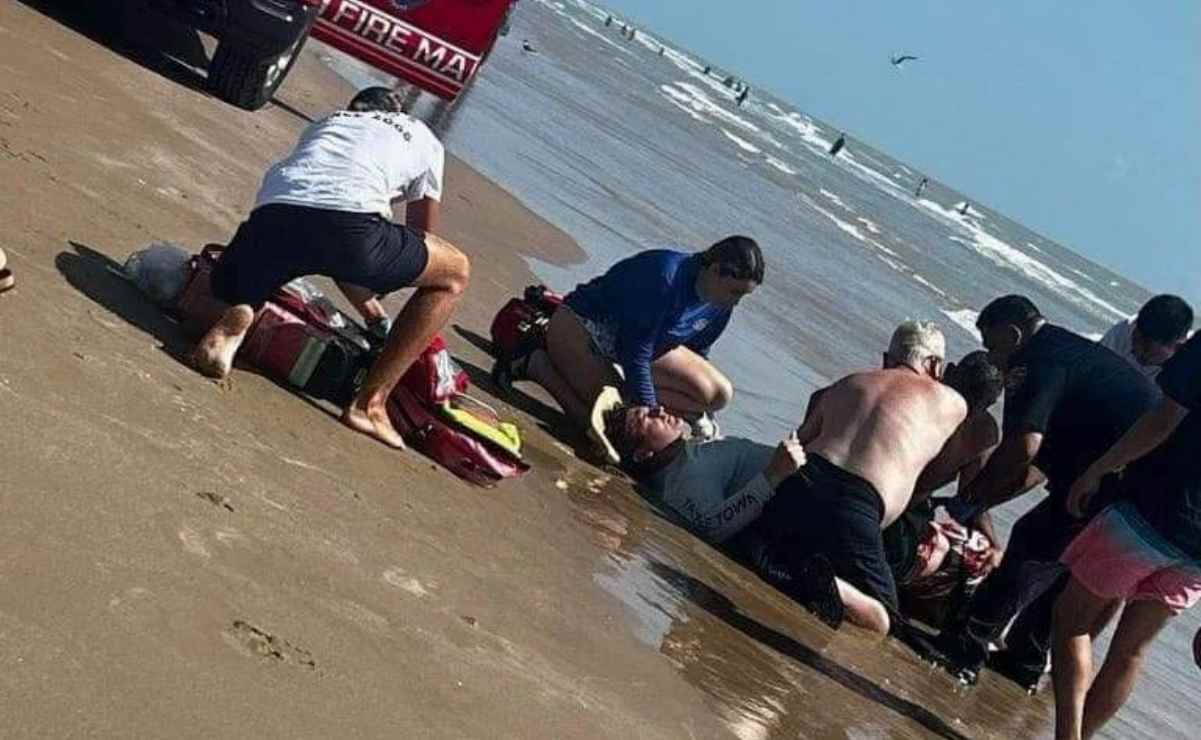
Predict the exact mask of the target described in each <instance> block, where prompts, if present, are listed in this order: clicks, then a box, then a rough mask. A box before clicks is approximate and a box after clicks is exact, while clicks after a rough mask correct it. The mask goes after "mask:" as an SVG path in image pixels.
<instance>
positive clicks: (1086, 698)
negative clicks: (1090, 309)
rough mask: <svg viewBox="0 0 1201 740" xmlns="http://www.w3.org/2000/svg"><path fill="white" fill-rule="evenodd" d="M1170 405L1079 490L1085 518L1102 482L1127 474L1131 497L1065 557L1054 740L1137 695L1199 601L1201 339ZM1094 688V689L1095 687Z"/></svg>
mask: <svg viewBox="0 0 1201 740" xmlns="http://www.w3.org/2000/svg"><path fill="white" fill-rule="evenodd" d="M1159 387H1160V388H1161V389H1162V390H1163V394H1164V398H1163V400H1162V401H1161V402H1160V403H1159V404H1158V405H1157V406H1156V407H1155V408H1154V409H1152V410H1151V411H1149V412H1147V413H1146V414H1144V415H1143V416H1142V417H1141V418H1140V419H1139V420H1138V422H1137V423H1135V425H1134V426H1133V427H1131V429H1130V430H1129V431H1128V432H1127V433H1126V434H1125V435H1124V436H1123V437H1122V438H1121V439H1120V440H1119V441H1118V442H1117V444H1115V445H1114V446H1113V447H1111V448H1110V449H1109V450H1108V451H1107V452H1106V453H1105V454H1104V455H1102V456H1101V457H1100V458H1099V459H1098V460H1097V461H1096V462H1094V463H1093V464H1092V465H1091V466H1089V468H1088V469H1087V470H1086V471H1085V472H1084V474H1083V475H1082V476H1081V477H1080V479H1079V480H1078V481H1077V482H1076V483H1075V485H1073V486H1072V489H1071V491H1070V493H1069V495H1068V501H1067V504H1068V509H1069V510H1070V511H1072V512H1073V513H1076V514H1079V513H1080V512H1081V511H1083V510H1085V509H1087V508H1088V507H1089V504H1090V503H1091V501H1092V499H1093V498H1094V497H1095V492H1096V490H1097V488H1098V485H1099V482H1100V480H1101V479H1102V478H1103V477H1104V476H1106V475H1108V474H1110V473H1112V472H1114V471H1117V470H1120V469H1121V468H1123V467H1125V466H1127V465H1129V467H1127V468H1126V472H1125V474H1124V475H1123V476H1122V483H1121V486H1122V489H1123V491H1125V492H1127V493H1128V497H1126V498H1124V499H1123V500H1122V501H1120V502H1118V503H1117V504H1115V505H1113V506H1111V507H1110V508H1108V509H1106V510H1105V511H1104V512H1102V513H1101V514H1100V515H1099V516H1098V517H1096V519H1094V520H1093V522H1092V524H1090V525H1089V526H1088V527H1087V528H1086V529H1085V530H1084V531H1083V532H1082V533H1081V534H1080V536H1079V537H1077V538H1076V539H1075V540H1074V541H1073V542H1072V544H1071V545H1070V546H1069V547H1068V549H1067V550H1066V551H1065V552H1064V554H1063V563H1064V564H1065V565H1066V566H1067V567H1068V568H1069V570H1070V571H1071V574H1072V575H1071V581H1070V582H1069V583H1068V585H1067V588H1066V589H1065V590H1064V592H1063V595H1062V596H1060V597H1059V601H1058V602H1057V603H1056V605H1055V720H1056V721H1055V724H1056V728H1055V730H1056V734H1055V736H1056V738H1064V739H1070V740H1079V738H1081V737H1090V736H1092V735H1093V733H1095V732H1096V731H1097V730H1098V729H1100V728H1101V726H1102V725H1104V724H1105V722H1106V721H1108V720H1109V719H1110V718H1111V717H1112V716H1113V715H1114V714H1115V713H1116V712H1117V711H1118V709H1120V708H1121V706H1122V704H1123V703H1124V702H1125V701H1126V699H1127V697H1128V696H1129V695H1130V692H1131V690H1132V689H1133V688H1134V682H1135V680H1137V678H1138V674H1139V669H1140V668H1141V666H1142V657H1143V655H1144V654H1145V653H1146V650H1147V648H1148V647H1149V646H1150V644H1151V642H1152V641H1153V640H1154V639H1155V637H1156V635H1158V634H1159V632H1160V630H1161V629H1163V627H1164V625H1165V624H1167V622H1168V620H1169V619H1171V618H1172V617H1173V616H1174V615H1176V614H1179V613H1180V612H1182V611H1184V610H1185V609H1187V608H1189V607H1190V606H1192V605H1193V604H1195V603H1197V601H1198V600H1201V454H1199V453H1201V449H1199V445H1198V443H1199V442H1201V414H1198V413H1196V412H1197V409H1198V408H1199V407H1201V336H1194V337H1193V338H1192V339H1191V340H1189V342H1188V343H1187V344H1185V345H1184V347H1183V349H1181V350H1179V351H1178V352H1177V353H1176V355H1175V357H1173V358H1172V359H1171V360H1168V362H1167V363H1166V364H1165V365H1164V368H1163V371H1162V372H1161V373H1160V375H1159ZM1123 601H1124V602H1126V609H1125V610H1124V611H1123V612H1122V619H1121V621H1120V622H1119V623H1118V627H1117V629H1116V631H1115V632H1114V635H1113V640H1112V641H1111V642H1110V646H1109V654H1108V655H1106V657H1105V664H1104V666H1103V667H1102V669H1101V672H1100V673H1098V674H1097V677H1096V679H1095V680H1093V679H1092V635H1093V634H1095V633H1096V631H1097V625H1098V624H1100V623H1102V621H1103V620H1102V615H1104V614H1105V613H1106V612H1107V611H1108V610H1109V609H1110V605H1111V604H1112V603H1114V602H1123ZM1090 683H1091V686H1090Z"/></svg>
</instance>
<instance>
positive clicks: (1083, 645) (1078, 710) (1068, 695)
mask: <svg viewBox="0 0 1201 740" xmlns="http://www.w3.org/2000/svg"><path fill="white" fill-rule="evenodd" d="M1108 607H1109V600H1108V599H1104V598H1101V597H1100V596H1097V595H1095V594H1093V593H1092V592H1091V591H1089V590H1088V589H1087V588H1085V587H1084V585H1083V584H1082V583H1080V581H1078V580H1076V579H1075V578H1072V579H1071V580H1070V581H1068V585H1067V587H1066V588H1065V589H1064V591H1063V593H1062V594H1060V596H1059V599H1058V601H1056V602H1055V623H1054V624H1055V626H1054V636H1053V637H1054V639H1053V643H1052V655H1053V657H1052V660H1051V666H1052V677H1053V679H1054V684H1055V737H1056V740H1081V738H1082V736H1083V735H1082V732H1083V730H1082V728H1083V723H1084V701H1085V697H1086V696H1087V695H1088V692H1089V684H1090V683H1091V682H1092V678H1093V640H1092V637H1091V632H1092V630H1093V629H1095V627H1096V625H1097V623H1098V622H1099V621H1100V620H1101V618H1102V617H1103V616H1104V614H1105V612H1106V610H1107V608H1108Z"/></svg>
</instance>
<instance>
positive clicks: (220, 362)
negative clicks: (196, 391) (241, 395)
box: [190, 306, 254, 380]
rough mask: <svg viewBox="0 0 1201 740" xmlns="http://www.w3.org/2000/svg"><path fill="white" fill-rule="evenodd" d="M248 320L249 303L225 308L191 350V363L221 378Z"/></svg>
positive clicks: (251, 319)
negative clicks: (226, 309)
mask: <svg viewBox="0 0 1201 740" xmlns="http://www.w3.org/2000/svg"><path fill="white" fill-rule="evenodd" d="M252 323H254V309H252V308H251V307H250V306H234V307H233V308H231V309H229V310H228V311H226V312H225V313H224V314H222V316H221V318H220V319H218V320H217V323H216V324H214V325H213V328H212V329H209V330H208V333H207V334H205V335H204V337H203V338H202V339H201V340H200V343H199V344H197V345H196V349H194V350H192V354H191V357H190V359H191V362H192V366H193V367H195V368H196V369H197V370H199V371H200V372H201V373H202V374H204V375H207V376H208V377H210V378H215V379H217V380H221V379H223V378H225V376H227V375H229V370H230V368H232V367H233V364H234V355H235V354H237V352H238V348H239V347H241V346H242V340H243V339H245V338H246V332H247V331H249V330H250V325H251V324H252Z"/></svg>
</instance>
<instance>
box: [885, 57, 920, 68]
mask: <svg viewBox="0 0 1201 740" xmlns="http://www.w3.org/2000/svg"><path fill="white" fill-rule="evenodd" d="M889 61H890V62H892V66H894V67H896V68H897V69H901V67H902V66H903V65H904V64H905V62H913V61H917V57H915V56H914V55H912V54H893V55H892V56H891V57H889Z"/></svg>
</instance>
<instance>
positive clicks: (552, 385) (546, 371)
mask: <svg viewBox="0 0 1201 740" xmlns="http://www.w3.org/2000/svg"><path fill="white" fill-rule="evenodd" d="M526 374H527V375H528V376H529V378H530V380H532V381H534V382H535V383H537V384H538V385H540V386H542V387H543V388H544V389H545V390H546V392H547V393H549V394H550V395H551V397H552V398H554V399H555V400H556V401H557V402H558V403H559V408H561V409H563V413H564V414H566V415H567V417H568V418H569V419H572V420H573V421H575V420H578V419H584V418H587V417H588V414H589V411H590V410H591V404H589V403H587V402H585V401H584V399H582V398H580V397H579V396H578V395H577V394H576V392H575V389H574V388H572V387H571V383H569V382H567V378H564V377H563V376H562V375H561V374H560V373H559V371H558V370H557V369H555V365H554V363H553V362H551V361H550V355H549V354H547V353H546V352H545V351H543V350H540V349H539V350H534V353H533V354H532V355H530V359H529V364H528V365H526Z"/></svg>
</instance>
